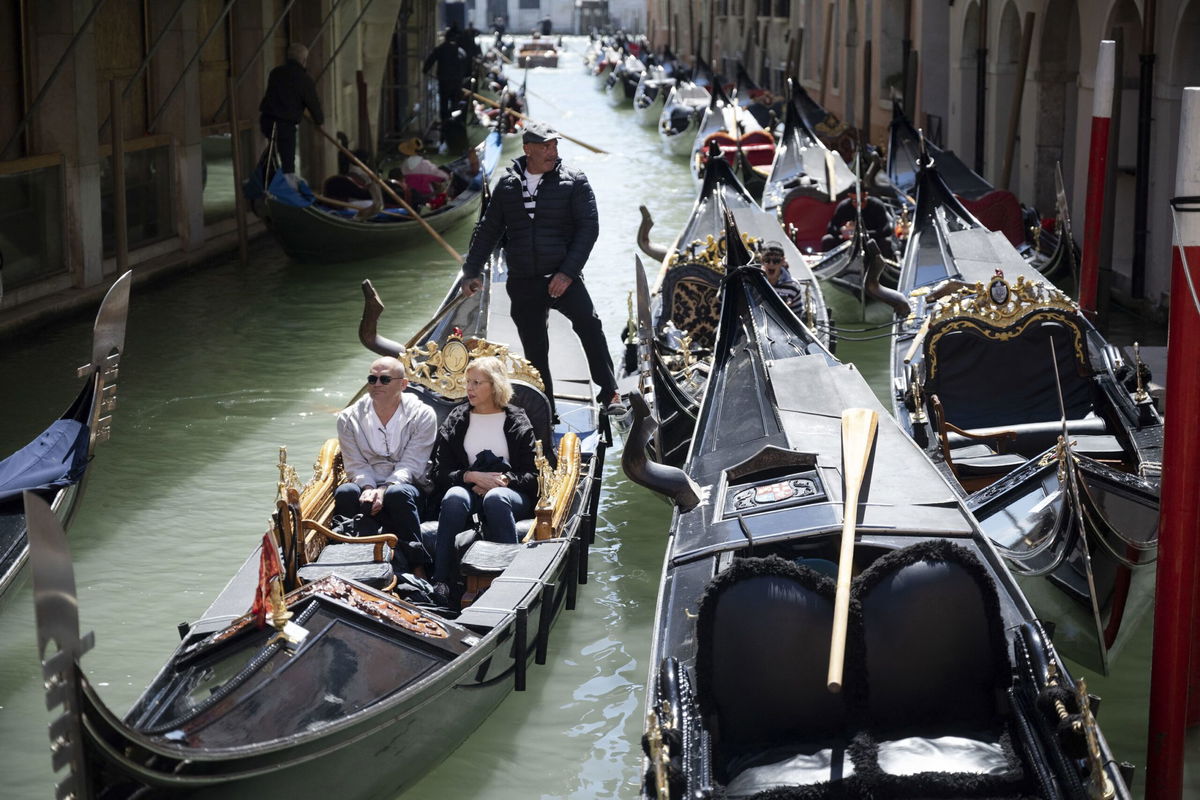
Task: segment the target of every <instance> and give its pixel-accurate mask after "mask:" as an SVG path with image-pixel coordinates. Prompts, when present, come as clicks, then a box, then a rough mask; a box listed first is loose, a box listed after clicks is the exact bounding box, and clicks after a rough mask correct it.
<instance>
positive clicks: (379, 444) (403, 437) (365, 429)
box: [337, 394, 503, 489]
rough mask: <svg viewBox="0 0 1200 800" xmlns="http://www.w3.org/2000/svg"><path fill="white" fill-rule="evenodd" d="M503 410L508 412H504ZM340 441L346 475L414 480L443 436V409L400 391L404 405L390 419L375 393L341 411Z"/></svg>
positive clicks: (372, 482) (373, 482)
mask: <svg viewBox="0 0 1200 800" xmlns="http://www.w3.org/2000/svg"><path fill="white" fill-rule="evenodd" d="M501 416H503V415H501ZM337 430H338V441H339V443H340V444H341V447H342V463H343V465H344V466H345V469H346V477H347V478H349V479H350V480H351V481H353V482H354V483H357V484H358V485H359V486H360V487H362V488H364V489H366V488H368V487H374V486H383V485H385V484H389V483H413V482H415V480H416V479H418V478H420V477H421V476H422V475H424V474H425V465H426V462H427V461H429V454H430V453H431V452H432V451H433V443H434V441H435V440H436V439H437V415H436V414H435V413H434V412H433V409H432V408H430V407H429V406H427V405H425V404H424V403H423V402H421V400H420V398H418V397H416V396H415V395H412V394H402V395H400V407H399V408H397V409H396V413H395V414H392V418H391V419H389V420H388V421H387V423H386V424H385V423H384V422H383V421H382V420H380V419H379V415H378V414H376V413H375V404H374V403H372V402H371V396H370V395H363V396H362V397H361V398H360V399H359V400H358V402H356V403H354V404H353V405H350V406H347V407H346V408H345V409H343V410H342V412H341V413H340V414H338V418H337Z"/></svg>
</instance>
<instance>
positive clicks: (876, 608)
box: [853, 540, 1009, 738]
mask: <svg viewBox="0 0 1200 800" xmlns="http://www.w3.org/2000/svg"><path fill="white" fill-rule="evenodd" d="M853 596H854V597H855V598H856V599H857V600H858V601H859V602H860V603H861V605H862V614H863V628H864V632H865V635H866V663H867V685H868V687H869V689H868V691H869V697H868V708H867V711H866V719H868V720H870V724H871V728H872V730H874V731H877V732H879V734H881V735H882V736H883V737H884V738H897V737H899V736H906V735H917V736H921V735H941V734H945V733H946V732H947V731H948V730H951V729H956V728H957V729H976V728H980V727H982V728H988V727H990V726H992V725H993V724H994V722H995V720H996V718H997V705H996V703H997V696H998V693H999V692H1000V691H1001V690H1003V688H1004V687H1005V686H1006V683H1007V681H1008V677H1009V666H1008V646H1007V642H1006V640H1005V638H1004V630H1003V624H1004V623H1003V619H1002V617H1001V613H1000V605H999V600H998V599H997V598H996V590H995V587H994V586H993V584H992V581H991V578H990V576H989V575H988V574H987V573H986V571H985V569H984V567H983V566H982V564H980V563H979V561H978V560H977V559H976V558H975V556H974V555H973V554H971V553H970V552H969V551H967V550H965V549H964V548H961V547H958V546H956V545H953V544H950V543H948V542H946V541H945V540H937V541H930V542H924V543H922V544H920V545H914V546H911V547H907V548H904V549H902V550H897V551H895V552H893V553H891V554H889V555H887V556H884V557H883V558H881V559H879V560H877V561H876V562H875V563H873V564H872V565H871V566H870V567H869V568H868V569H867V570H866V571H864V572H863V574H862V575H860V576H859V577H858V578H857V579H856V580H855V584H854V588H853Z"/></svg>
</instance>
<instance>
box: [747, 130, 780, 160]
mask: <svg viewBox="0 0 1200 800" xmlns="http://www.w3.org/2000/svg"><path fill="white" fill-rule="evenodd" d="M741 144H742V152H744V153H745V154H746V160H747V161H749V162H750V166H752V167H770V166H771V162H772V161H774V160H775V137H774V136H772V135H771V133H770V132H769V131H750V132H749V133H747V134H746V135H745V136H743V137H742V143H741Z"/></svg>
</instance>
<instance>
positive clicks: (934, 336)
mask: <svg viewBox="0 0 1200 800" xmlns="http://www.w3.org/2000/svg"><path fill="white" fill-rule="evenodd" d="M996 273H997V274H996V275H995V276H994V277H993V278H992V279H991V280H990V281H988V283H987V285H986V286H985V285H984V284H983V283H982V282H977V283H975V285H974V286H966V287H964V288H962V289H959V290H958V291H956V292H952V293H950V294H949V295H947V296H945V297H943V298H941V299H940V300H939V301H938V302H937V303H936V304H935V305H934V306H933V308H932V309H931V310H930V312H929V317H928V321H929V330H930V334H929V336H928V337H927V338H926V340H925V356H926V363H927V364H928V367H927V371H926V375H927V377H929V378H932V377H933V376H934V375H935V374H937V368H938V363H937V362H938V356H937V354H938V350H937V343H938V341H939V340H940V339H941V338H942V337H943V336H945V335H947V334H949V333H953V332H955V331H962V330H970V331H973V332H975V333H977V334H979V335H980V336H983V337H984V338H986V339H991V340H992V341H996V342H1007V341H1009V340H1010V339H1016V338H1018V337H1020V336H1021V335H1022V334H1023V333H1024V332H1025V331H1026V330H1027V329H1029V328H1030V327H1031V326H1033V325H1035V324H1038V323H1041V322H1063V323H1067V327H1068V328H1069V329H1070V331H1071V337H1072V344H1073V347H1074V351H1075V359H1076V361H1077V362H1078V363H1080V364H1086V363H1087V357H1086V355H1085V352H1084V350H1085V348H1084V338H1083V330H1082V328H1081V327H1080V325H1079V324H1078V319H1079V307H1078V306H1077V305H1076V304H1075V303H1074V301H1072V300H1071V298H1069V297H1068V296H1067V295H1066V294H1064V293H1063V292H1061V291H1060V290H1059V289H1057V288H1055V287H1053V286H1050V285H1048V284H1046V283H1045V282H1043V281H1026V280H1025V276H1024V275H1019V276H1017V280H1016V283H1015V284H1009V283H1008V281H1006V280H1005V279H1004V276H1003V275H1002V274H1001V273H1000V271H999V270H997V271H996ZM933 294H934V295H936V294H937V291H936V290H935V291H934V292H933Z"/></svg>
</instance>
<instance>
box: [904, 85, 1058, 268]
mask: <svg viewBox="0 0 1200 800" xmlns="http://www.w3.org/2000/svg"><path fill="white" fill-rule="evenodd" d="M922 147H924V148H925V149H926V150H927V151H928V152H929V155H930V156H931V157H932V158H933V159H934V161H936V162H937V165H938V172H939V173H940V174H941V176H942V180H943V181H944V182H945V183H946V185H947V186H948V187H949V189H950V191H951V192H953V193H954V194H955V195H956V196H957V198H958V201H959V202H960V203H961V204H962V205H963V207H964V208H966V210H967V211H969V212H970V213H971V215H972V216H974V217H975V218H976V219H978V220H979V221H980V222H981V223H983V225H984V226H985V227H986V228H988V229H989V230H993V231H999V232H1001V233H1003V234H1004V236H1005V238H1007V239H1008V241H1009V242H1010V243H1011V244H1012V246H1013V247H1016V248H1018V249H1020V250H1023V251H1026V252H1023V253H1022V255H1023V256H1024V257H1026V258H1027V259H1029V260H1037V259H1036V257H1035V254H1034V253H1033V252H1032V251H1031V250H1030V247H1031V246H1032V244H1033V237H1034V234H1033V231H1032V230H1031V228H1036V227H1039V226H1040V225H1041V221H1040V220H1038V219H1037V214H1036V212H1032V213H1031V214H1029V215H1027V214H1026V212H1025V211H1024V210H1023V209H1022V207H1021V203H1020V201H1019V200H1017V197H1016V195H1014V194H1013V193H1012V192H1010V191H1007V190H1005V189H997V188H996V187H995V186H993V185H992V184H990V183H988V182H987V181H986V180H984V179H983V178H982V177H980V176H979V175H977V174H976V173H975V172H974V171H973V170H972V169H971V168H970V167H968V166H967V165H966V164H964V163H963V162H962V160H961V159H960V158H959V157H958V156H957V155H955V154H954V152H953V151H951V150H942V149H941V148H940V147H937V146H936V145H934V144H933V143H931V142H929V141H926V140H924V138H923V137H922V136H921V135H920V133H919V132H918V131H917V130H916V129H915V128H914V127H913V126H912V123H911V122H909V120H908V117H906V116H905V115H904V109H903V108H902V107H901V105H900V103H899V101H895V102H893V104H892V123H891V127H890V128H889V131H888V152H887V175H888V179H889V181H890V182H891V184H892V186H893V187H894V189H895V190H896V191H897V192H898V193H899V194H900V196H901V198H902V199H905V200H906V201H907V202H908V204H909V205H911V202H912V200H911V199H912V197H913V196H914V193H915V192H916V185H917V172H918V167H917V164H918V163H919V159H920V153H921V148H922ZM1027 217H1030V218H1027ZM1054 245H1055V242H1054V241H1051V240H1050V239H1049V237H1047V240H1046V241H1045V242H1043V243H1041V248H1043V249H1042V252H1043V253H1050V252H1051V251H1052V250H1053V249H1054Z"/></svg>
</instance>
